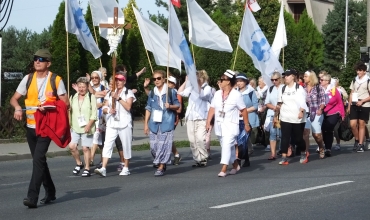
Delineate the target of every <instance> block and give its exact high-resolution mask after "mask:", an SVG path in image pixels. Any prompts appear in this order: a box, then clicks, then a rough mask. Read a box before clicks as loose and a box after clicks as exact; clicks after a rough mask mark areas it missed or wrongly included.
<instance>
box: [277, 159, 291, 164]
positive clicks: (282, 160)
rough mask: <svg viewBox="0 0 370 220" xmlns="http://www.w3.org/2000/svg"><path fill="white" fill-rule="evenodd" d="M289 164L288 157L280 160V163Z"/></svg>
mask: <svg viewBox="0 0 370 220" xmlns="http://www.w3.org/2000/svg"><path fill="white" fill-rule="evenodd" d="M288 164H289V162H288V159H286V158H283V159H281V161H280V162H279V165H288Z"/></svg>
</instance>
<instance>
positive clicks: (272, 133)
mask: <svg viewBox="0 0 370 220" xmlns="http://www.w3.org/2000/svg"><path fill="white" fill-rule="evenodd" d="M273 121H274V116H271V123H270V125H269V126H270V141H276V138H277V137H276V136H279V137H281V130H280V128H274V123H273Z"/></svg>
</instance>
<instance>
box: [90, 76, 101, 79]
mask: <svg viewBox="0 0 370 220" xmlns="http://www.w3.org/2000/svg"><path fill="white" fill-rule="evenodd" d="M90 78H91V79H100V78H99V77H97V76H95V77H90Z"/></svg>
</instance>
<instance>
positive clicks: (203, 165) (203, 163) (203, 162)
mask: <svg viewBox="0 0 370 220" xmlns="http://www.w3.org/2000/svg"><path fill="white" fill-rule="evenodd" d="M200 166H201V167H205V166H207V159H204V160H202V161H200Z"/></svg>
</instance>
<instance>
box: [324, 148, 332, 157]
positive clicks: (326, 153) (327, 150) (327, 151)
mask: <svg viewBox="0 0 370 220" xmlns="http://www.w3.org/2000/svg"><path fill="white" fill-rule="evenodd" d="M325 156H326V157H331V150H330V149H326V150H325Z"/></svg>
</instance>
